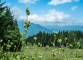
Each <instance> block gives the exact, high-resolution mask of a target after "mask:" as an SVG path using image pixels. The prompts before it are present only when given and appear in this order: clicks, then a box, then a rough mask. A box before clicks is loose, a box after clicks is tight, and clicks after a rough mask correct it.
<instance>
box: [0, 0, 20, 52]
mask: <svg viewBox="0 0 83 60" xmlns="http://www.w3.org/2000/svg"><path fill="white" fill-rule="evenodd" d="M20 37H21V35H20V31H19V28H18V24H17V20H16V19H14V16H13V15H12V12H11V11H10V8H9V7H8V6H5V2H2V1H1V0H0V50H3V51H17V50H20V49H21V42H20Z"/></svg>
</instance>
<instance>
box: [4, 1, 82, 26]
mask: <svg viewBox="0 0 83 60" xmlns="http://www.w3.org/2000/svg"><path fill="white" fill-rule="evenodd" d="M4 1H5V2H6V5H7V6H9V7H10V9H11V11H12V14H13V15H14V17H15V18H16V19H17V20H18V22H20V21H22V20H24V21H25V20H26V12H25V11H26V8H28V9H29V11H30V15H29V16H28V20H29V21H30V22H32V23H35V24H40V25H42V26H56V25H57V26H69V25H83V0H4Z"/></svg>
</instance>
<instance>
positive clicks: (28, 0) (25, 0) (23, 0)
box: [19, 0, 38, 4]
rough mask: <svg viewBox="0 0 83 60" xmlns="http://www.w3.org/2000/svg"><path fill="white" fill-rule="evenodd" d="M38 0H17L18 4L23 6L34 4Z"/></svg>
mask: <svg viewBox="0 0 83 60" xmlns="http://www.w3.org/2000/svg"><path fill="white" fill-rule="evenodd" d="M36 1H38V0H19V2H20V3H24V4H35V3H36Z"/></svg>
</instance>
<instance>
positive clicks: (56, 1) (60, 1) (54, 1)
mask: <svg viewBox="0 0 83 60" xmlns="http://www.w3.org/2000/svg"><path fill="white" fill-rule="evenodd" d="M68 2H72V0H51V1H50V2H49V3H48V5H58V4H64V3H68Z"/></svg>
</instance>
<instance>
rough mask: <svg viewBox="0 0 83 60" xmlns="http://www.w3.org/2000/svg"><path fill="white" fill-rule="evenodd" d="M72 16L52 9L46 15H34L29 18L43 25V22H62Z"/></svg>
mask: <svg viewBox="0 0 83 60" xmlns="http://www.w3.org/2000/svg"><path fill="white" fill-rule="evenodd" d="M69 17H70V16H69V15H68V14H64V13H63V12H59V11H56V10H54V9H51V10H49V11H48V13H47V14H45V15H37V14H33V15H30V16H29V20H30V21H32V22H34V23H41V22H47V23H50V22H62V21H64V19H68V18H69Z"/></svg>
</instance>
